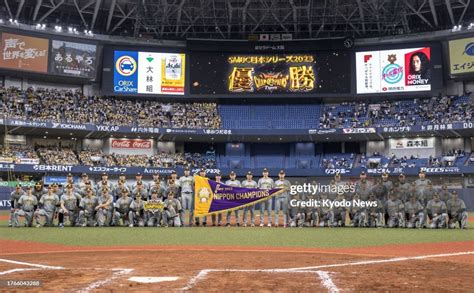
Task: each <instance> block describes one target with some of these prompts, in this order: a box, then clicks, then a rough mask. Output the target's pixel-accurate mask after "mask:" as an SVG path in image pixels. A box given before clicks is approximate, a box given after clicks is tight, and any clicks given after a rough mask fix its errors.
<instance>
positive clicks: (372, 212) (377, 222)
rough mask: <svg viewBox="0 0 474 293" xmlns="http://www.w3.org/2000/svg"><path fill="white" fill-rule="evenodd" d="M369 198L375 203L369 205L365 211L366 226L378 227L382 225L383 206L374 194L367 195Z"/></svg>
mask: <svg viewBox="0 0 474 293" xmlns="http://www.w3.org/2000/svg"><path fill="white" fill-rule="evenodd" d="M369 200H370V201H374V202H376V204H375V205H374V206H372V207H370V208H369V209H368V211H367V226H368V227H377V228H380V227H382V226H383V214H384V208H383V205H382V202H381V201H380V200H378V199H376V198H375V194H373V193H371V194H370V195H369Z"/></svg>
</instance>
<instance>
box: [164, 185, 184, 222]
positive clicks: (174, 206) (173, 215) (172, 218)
mask: <svg viewBox="0 0 474 293" xmlns="http://www.w3.org/2000/svg"><path fill="white" fill-rule="evenodd" d="M164 205H165V207H164V212H163V221H164V222H165V227H168V226H169V225H171V226H174V227H181V221H180V219H179V213H180V212H181V210H182V207H181V202H180V201H179V200H178V199H176V198H174V193H173V192H170V193H169V194H168V198H167V199H166V200H165V202H164Z"/></svg>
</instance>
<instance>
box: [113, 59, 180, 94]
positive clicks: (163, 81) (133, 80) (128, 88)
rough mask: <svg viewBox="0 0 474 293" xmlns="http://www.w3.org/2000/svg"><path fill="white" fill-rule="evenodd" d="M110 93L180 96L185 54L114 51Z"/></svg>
mask: <svg viewBox="0 0 474 293" xmlns="http://www.w3.org/2000/svg"><path fill="white" fill-rule="evenodd" d="M113 72H114V82H113V92H114V93H120V94H158V95H184V83H185V54H181V53H156V52H137V51H114V68H113Z"/></svg>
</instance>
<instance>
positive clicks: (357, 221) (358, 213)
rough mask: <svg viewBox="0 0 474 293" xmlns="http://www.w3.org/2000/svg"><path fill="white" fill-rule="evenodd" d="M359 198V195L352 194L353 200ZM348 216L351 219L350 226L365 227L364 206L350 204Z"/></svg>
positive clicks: (365, 215)
mask: <svg viewBox="0 0 474 293" xmlns="http://www.w3.org/2000/svg"><path fill="white" fill-rule="evenodd" d="M358 200H360V196H359V195H358V194H355V195H354V198H353V201H358ZM350 218H351V219H352V220H351V226H352V227H365V225H366V221H367V213H366V211H365V208H363V207H361V206H355V205H353V206H351V209H350Z"/></svg>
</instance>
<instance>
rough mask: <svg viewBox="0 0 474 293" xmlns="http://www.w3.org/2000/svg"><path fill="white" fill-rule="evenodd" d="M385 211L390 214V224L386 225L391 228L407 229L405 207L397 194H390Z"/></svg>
mask: <svg viewBox="0 0 474 293" xmlns="http://www.w3.org/2000/svg"><path fill="white" fill-rule="evenodd" d="M385 210H386V212H387V214H388V223H386V224H387V226H388V227H389V228H402V227H405V206H404V205H403V202H402V201H401V200H399V199H398V198H397V197H396V195H395V193H393V192H392V193H390V195H389V199H388V200H387V201H386V202H385Z"/></svg>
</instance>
